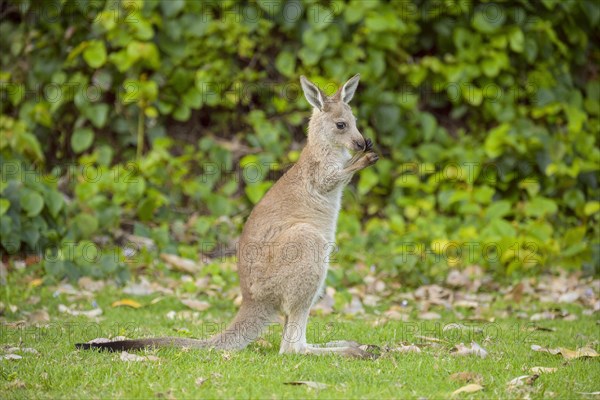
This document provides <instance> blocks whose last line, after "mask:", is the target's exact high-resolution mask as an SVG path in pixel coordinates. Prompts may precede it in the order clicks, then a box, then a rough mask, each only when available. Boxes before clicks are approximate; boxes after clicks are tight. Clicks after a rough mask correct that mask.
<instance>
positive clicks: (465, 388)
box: [452, 383, 483, 396]
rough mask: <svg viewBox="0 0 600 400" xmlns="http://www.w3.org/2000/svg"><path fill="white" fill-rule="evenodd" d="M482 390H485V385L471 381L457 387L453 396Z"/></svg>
mask: <svg viewBox="0 0 600 400" xmlns="http://www.w3.org/2000/svg"><path fill="white" fill-rule="evenodd" d="M480 390H483V386H481V385H478V384H477V383H469V384H468V385H465V386H463V387H461V388H459V389H456V390H455V391H454V392H452V396H456V395H457V394H461V393H474V392H479V391H480Z"/></svg>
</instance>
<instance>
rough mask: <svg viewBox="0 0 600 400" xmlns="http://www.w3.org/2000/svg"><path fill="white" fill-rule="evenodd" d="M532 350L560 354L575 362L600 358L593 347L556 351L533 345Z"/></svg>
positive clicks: (559, 348)
mask: <svg viewBox="0 0 600 400" xmlns="http://www.w3.org/2000/svg"><path fill="white" fill-rule="evenodd" d="M531 350H533V351H539V352H542V353H549V354H552V355H557V354H560V355H561V356H563V357H564V358H565V359H567V360H573V359H576V358H583V357H598V356H600V354H598V353H597V352H596V350H594V349H592V348H591V347H582V348H580V349H577V350H570V349H566V348H564V347H557V348H556V349H549V348H547V347H542V346H538V345H536V344H532V345H531Z"/></svg>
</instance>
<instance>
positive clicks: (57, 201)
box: [46, 191, 65, 218]
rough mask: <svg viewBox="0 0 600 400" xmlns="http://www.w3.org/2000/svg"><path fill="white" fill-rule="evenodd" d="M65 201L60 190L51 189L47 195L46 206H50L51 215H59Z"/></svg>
mask: <svg viewBox="0 0 600 400" xmlns="http://www.w3.org/2000/svg"><path fill="white" fill-rule="evenodd" d="M64 202H65V200H64V198H63V195H62V193H60V192H57V191H49V192H48V194H47V195H46V207H48V211H49V212H50V215H52V216H53V217H54V218H56V217H57V216H58V213H59V211H60V210H61V209H62V207H63V204H64Z"/></svg>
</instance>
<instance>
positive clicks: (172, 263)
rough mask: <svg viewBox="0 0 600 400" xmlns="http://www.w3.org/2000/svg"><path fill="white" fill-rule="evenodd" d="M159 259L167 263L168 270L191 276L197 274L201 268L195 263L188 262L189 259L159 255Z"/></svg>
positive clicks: (172, 255)
mask: <svg viewBox="0 0 600 400" xmlns="http://www.w3.org/2000/svg"><path fill="white" fill-rule="evenodd" d="M160 258H161V260H163V261H164V262H165V263H167V267H169V268H170V269H174V270H176V271H180V272H185V273H188V274H191V275H194V274H197V273H198V272H200V269H201V268H202V267H201V265H200V264H198V263H197V262H196V261H194V260H190V259H189V258H183V257H179V256H176V255H175V254H168V253H161V254H160Z"/></svg>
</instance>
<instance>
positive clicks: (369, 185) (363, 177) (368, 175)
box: [358, 168, 379, 195]
mask: <svg viewBox="0 0 600 400" xmlns="http://www.w3.org/2000/svg"><path fill="white" fill-rule="evenodd" d="M378 182H379V176H378V175H377V173H375V170H374V169H373V168H368V169H365V170H363V171H362V172H361V174H360V180H359V181H358V193H360V194H361V195H365V194H367V193H369V191H370V190H371V189H373V187H375V185H377V183H378Z"/></svg>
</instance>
